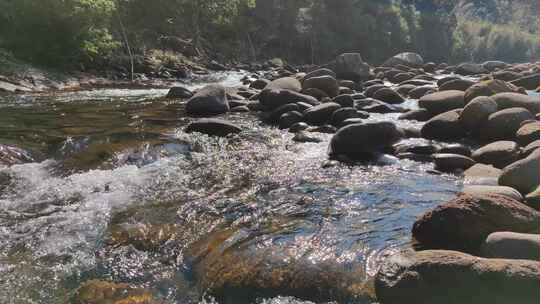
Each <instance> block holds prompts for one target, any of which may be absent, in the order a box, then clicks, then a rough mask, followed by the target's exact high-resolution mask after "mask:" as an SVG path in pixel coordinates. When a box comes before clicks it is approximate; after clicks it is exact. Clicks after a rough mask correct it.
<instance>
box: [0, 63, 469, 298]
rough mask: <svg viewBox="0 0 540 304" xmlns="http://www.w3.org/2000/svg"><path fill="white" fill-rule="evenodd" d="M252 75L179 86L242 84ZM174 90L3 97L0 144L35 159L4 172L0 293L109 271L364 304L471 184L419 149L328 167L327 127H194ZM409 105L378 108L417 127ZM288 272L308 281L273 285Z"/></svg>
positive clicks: (168, 287)
mask: <svg viewBox="0 0 540 304" xmlns="http://www.w3.org/2000/svg"><path fill="white" fill-rule="evenodd" d="M244 75H245V74H244V73H242V72H238V73H223V74H217V75H213V77H210V78H207V79H200V80H198V81H194V82H192V83H187V84H183V85H186V86H187V87H188V88H191V89H195V88H198V87H201V86H203V85H205V84H206V83H210V82H220V83H223V84H225V85H227V86H234V85H239V84H240V81H241V80H240V79H241V78H242V77H243V76H244ZM166 93H167V90H158V89H155V90H127V89H121V90H115V89H104V90H91V91H81V92H70V93H57V94H40V95H19V96H10V97H0V143H2V144H9V145H16V146H19V147H21V148H23V149H26V150H28V151H31V155H32V157H33V161H32V162H29V163H25V164H18V165H14V166H11V167H3V168H2V167H0V286H2V288H0V302H2V303H65V302H66V301H67V300H66V299H69V298H70V297H71V296H72V295H73V292H74V291H75V290H76V289H77V288H78V287H79V286H80V285H81V284H82V283H84V282H86V281H88V280H92V279H99V280H104V281H112V282H122V283H129V284H132V285H134V286H137V287H143V288H146V289H148V290H150V291H151V292H152V294H153V295H154V296H155V297H156V298H158V299H162V300H164V303H198V302H200V301H203V302H208V301H217V302H227V303H241V302H253V301H257V302H260V303H280V304H281V303H300V302H303V301H307V300H310V301H315V302H327V301H337V302H340V303H345V302H353V303H354V302H357V303H364V302H365V300H363V299H359V298H349V296H350V294H351V292H348V291H347V290H350V289H351V288H349V287H351V286H356V284H360V283H362V282H368V281H369V279H370V277H372V276H373V275H374V274H375V273H376V272H377V269H378V266H379V265H380V263H381V261H382V260H383V259H384V258H385V257H386V256H388V255H389V254H391V253H393V252H396V251H398V250H400V249H402V248H404V247H406V246H409V244H410V242H411V236H410V231H411V227H412V224H413V222H414V221H415V219H416V218H417V217H418V216H419V215H421V214H422V213H424V212H425V211H427V210H430V209H432V208H434V207H435V206H437V205H439V204H440V203H442V202H444V201H446V200H448V199H450V198H452V197H453V196H455V194H456V193H457V192H459V191H460V189H461V188H462V187H463V181H462V179H461V178H460V177H459V176H455V175H447V174H441V173H436V172H434V171H433V164H429V163H428V164H425V163H419V162H414V161H411V160H396V159H391V158H389V159H388V160H386V161H385V163H384V164H381V163H376V164H375V163H373V164H364V165H358V166H347V165H345V164H332V165H331V166H329V165H328V155H327V149H328V145H329V141H330V138H331V135H329V134H322V133H317V134H316V135H317V137H319V138H320V139H322V142H321V143H296V142H294V141H292V137H293V134H290V133H288V132H287V131H286V130H279V129H277V128H275V127H272V126H269V125H265V124H263V123H262V122H261V120H260V119H259V118H258V117H257V115H256V114H254V113H231V114H227V115H223V116H222V117H221V118H225V119H227V120H230V121H232V122H234V123H235V124H237V125H239V126H241V127H242V128H243V129H244V130H245V131H244V132H242V133H240V134H238V135H235V136H229V137H226V138H212V137H209V136H206V135H202V134H196V133H194V134H187V133H185V132H184V131H183V129H184V128H185V126H186V125H187V124H189V123H190V122H191V121H193V118H190V117H187V116H186V115H185V113H184V101H181V100H167V99H165V98H164V96H165V95H166ZM404 106H405V107H409V108H415V107H417V105H416V101H414V100H408V101H407V102H406V103H405V104H404ZM397 116H398V115H397V114H384V115H383V114H375V115H372V117H371V118H369V119H370V120H387V121H393V122H395V123H397V124H398V125H400V126H419V124H415V123H414V122H404V121H399V120H397ZM417 140H420V139H417ZM278 270H279V273H280V275H281V276H280V278H281V279H282V278H285V279H283V280H288V279H289V278H290V277H295V278H297V279H298V280H301V281H303V283H302V284H300V287H301V288H297V289H293V288H292V287H290V288H284V287H283V286H282V285H284V284H281V283H279V282H278V283H276V282H273V280H276V281H279V280H280V278H277V277H276V273H277V271H278ZM289 272H293V274H289ZM342 279H343V281H341V280H342ZM309 280H313V284H310V282H309ZM240 281H242V282H244V283H245V282H246V281H249V282H250V283H249V284H248V286H252V288H249V289H242V288H240V287H239V286H246V284H239V283H238V282H240ZM259 281H260V282H259ZM338 282H339V284H341V285H340V286H339V287H335V288H334V287H332V288H325V286H326V284H328V285H332V284H334V283H335V284H336V285H338ZM250 284H251V285H250ZM289 285H290V284H289ZM310 286H320V289H321V290H310V289H309V287H310ZM302 288H303V289H302ZM333 288H334V289H335V290H334V289H333ZM323 289H324V290H323ZM328 289H330V291H328ZM210 294H211V295H212V296H211V295H210ZM254 299H255V300H254Z"/></svg>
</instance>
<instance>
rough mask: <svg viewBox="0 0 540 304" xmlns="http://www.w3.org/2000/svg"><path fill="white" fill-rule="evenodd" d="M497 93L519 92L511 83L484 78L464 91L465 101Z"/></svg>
mask: <svg viewBox="0 0 540 304" xmlns="http://www.w3.org/2000/svg"><path fill="white" fill-rule="evenodd" d="M499 93H521V91H520V89H519V88H518V87H516V86H515V85H513V84H510V83H508V82H506V81H502V80H496V79H495V80H493V79H491V80H486V81H482V82H479V83H477V84H475V85H473V86H471V87H469V88H468V89H467V90H466V91H465V103H469V102H470V101H471V100H473V99H475V98H476V97H479V96H493V95H495V94H499Z"/></svg>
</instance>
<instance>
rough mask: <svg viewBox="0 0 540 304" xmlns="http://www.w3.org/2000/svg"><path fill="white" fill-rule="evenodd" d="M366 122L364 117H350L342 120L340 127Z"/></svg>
mask: <svg viewBox="0 0 540 304" xmlns="http://www.w3.org/2000/svg"><path fill="white" fill-rule="evenodd" d="M361 123H364V120H363V119H362V118H348V119H345V120H344V121H342V122H341V124H340V125H339V128H340V129H341V128H343V127H345V126H348V125H354V124H361Z"/></svg>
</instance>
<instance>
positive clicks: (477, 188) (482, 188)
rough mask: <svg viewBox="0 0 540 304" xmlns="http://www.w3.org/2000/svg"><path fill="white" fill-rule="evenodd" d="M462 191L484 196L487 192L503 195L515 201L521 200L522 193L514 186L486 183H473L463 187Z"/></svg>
mask: <svg viewBox="0 0 540 304" xmlns="http://www.w3.org/2000/svg"><path fill="white" fill-rule="evenodd" d="M463 193H465V194H469V195H473V196H474V195H476V196H484V195H487V194H496V195H503V196H506V197H508V198H511V199H514V200H516V201H519V202H522V201H523V195H521V193H519V191H517V190H516V189H514V188H510V187H504V186H486V185H473V186H466V187H465V188H463Z"/></svg>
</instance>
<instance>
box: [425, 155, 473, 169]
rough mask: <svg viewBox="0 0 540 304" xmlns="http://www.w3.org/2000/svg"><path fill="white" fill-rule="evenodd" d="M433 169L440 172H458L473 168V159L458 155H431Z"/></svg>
mask: <svg viewBox="0 0 540 304" xmlns="http://www.w3.org/2000/svg"><path fill="white" fill-rule="evenodd" d="M433 161H434V162H435V169H437V170H439V171H442V172H460V171H465V170H467V169H469V168H470V167H472V166H474V164H475V162H474V160H473V159H471V158H469V157H467V156H463V155H459V154H441V153H437V154H433Z"/></svg>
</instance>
